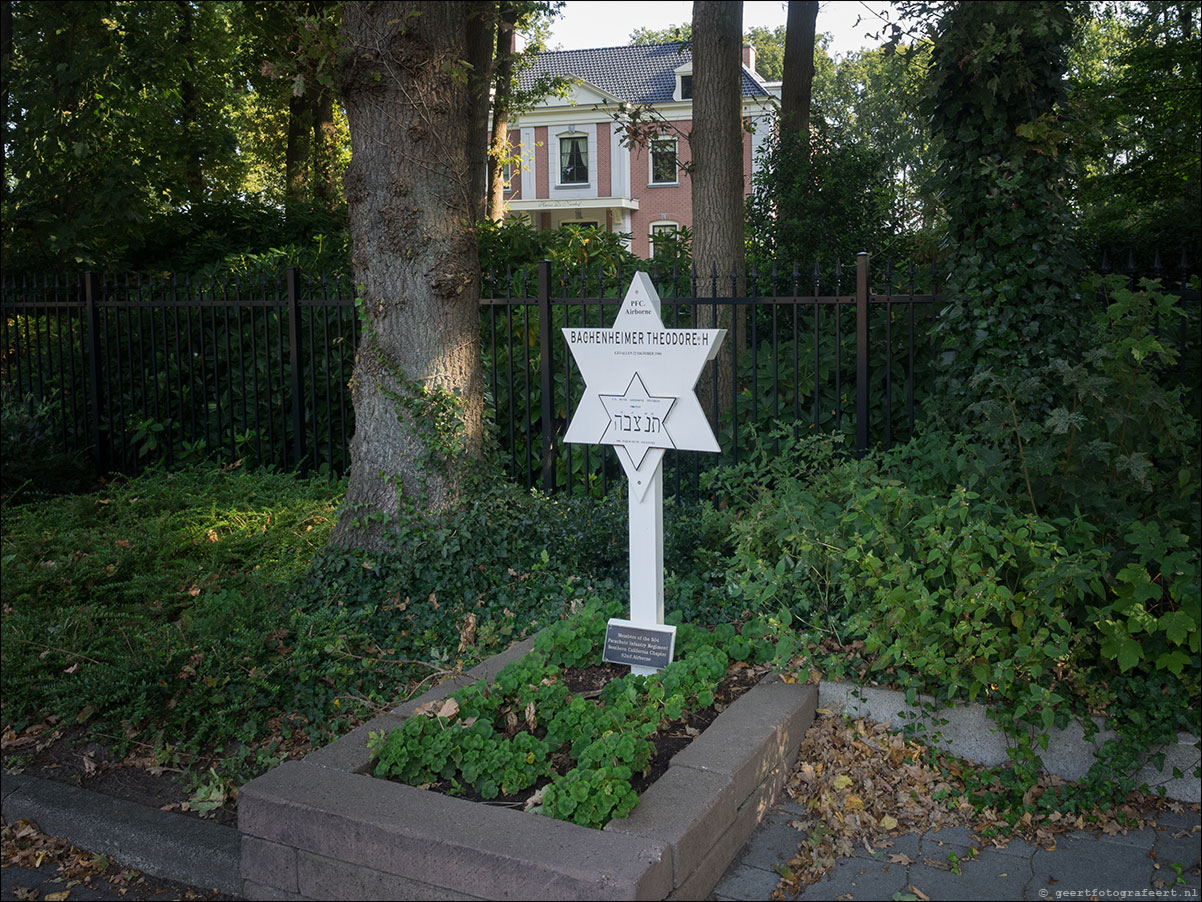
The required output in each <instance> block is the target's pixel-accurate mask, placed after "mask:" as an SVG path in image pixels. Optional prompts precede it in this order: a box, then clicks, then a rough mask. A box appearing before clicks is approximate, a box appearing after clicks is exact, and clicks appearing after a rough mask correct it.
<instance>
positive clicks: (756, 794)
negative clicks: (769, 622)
mask: <svg viewBox="0 0 1202 902" xmlns="http://www.w3.org/2000/svg"><path fill="white" fill-rule="evenodd" d="M531 644H532V640H527V641H526V642H523V643H520V644H519V645H517V646H515V647H514V648H511V649H510V650H509V651H507V652H505V653H504V654H501V655H497V656H496V657H494V658H490V659H489V660H488V661H485V662H484V663H483V664H481V665H480V666H479V667H477V668H475V669H473V670H471V671H469V672H468V673H467V674H465V675H463V676H461V677H458V678H456V679H454V680H451V681H449V682H447V683H443V684H442V685H440V686H438V687H436V688H434V689H432V690H430V691H429V692H427V693H426V694H425V695H423V696H422V697H420V698H418V699H414V700H413V701H410V702H408V703H406V704H405V705H402V706H401V707H399V708H397V709H396V710H395V711H393V712H392V713H391V714H387V715H384V716H382V717H379V718H376V719H375V720H373V721H372V722H371V723H368V724H364V725H363V726H362V727H360V728H359V729H357V730H355V731H354V732H352V733H349V734H348V735H347V736H345V737H343V738H342V739H340V740H339V741H337V742H335V743H333V744H332V745H329V746H327V747H326V748H324V749H320V750H318V751H316V752H313V753H312V754H310V755H309V756H308V757H307V758H305V759H304V760H303V761H290V762H287V763H285V764H283V765H281V766H280V767H278V768H276V769H275V770H273V771H271V772H269V773H267V774H264V775H263V776H262V777H259V778H258V779H257V780H254V781H252V782H251V783H248V784H247V785H246V786H244V787H243V788H242V791H241V793H240V794H239V798H238V829H239V831H240V832H241V834H242V878H243V894H244V896H245V897H246V898H247V899H664V898H673V897H676V898H686V899H696V898H703V897H705V896H706V895H707V894H708V893H709V891H710V890H711V889H712V888H713V887H714V885H715V884H716V883H717V881H718V879H719V878H720V877H721V876H722V874H723V873H724V872H725V870H726V868H727V866H728V865H729V864H730V862H731V861H732V860H733V858H734V857H735V855H737V854H738V852H739V851H740V850H741V849H742V848H743V846H744V844H745V843H746V842H747V840H748V839H749V838H750V836H751V834H752V832H753V831H754V830H755V827H756V825H757V824H758V823H759V821H760V818H761V817H762V816H763V815H764V813H765V812H766V811H767V809H768V808H769V807H770V806H771V805H772V803H773V801H774V799H775V798H776V795H777V793H778V792H779V790H780V788H781V786H782V785H783V783H784V779H785V776H786V774H787V772H788V769H789V767H790V766H791V765H792V763H793V760H794V758H795V757H796V755H797V750H798V748H799V747H800V746H801V740H802V736H803V735H804V734H805V731H806V729H807V728H808V727H809V725H810V723H811V721H812V720H813V717H814V708H815V706H816V704H817V691H816V689H815V687H813V686H792V685H788V684H785V683H783V682H781V681H780V680H779V679H778V678H776V677H768V678H767V679H765V680H763V681H762V682H761V683H760V684H759V685H758V686H757V687H755V688H754V689H752V690H751V691H750V692H748V693H747V694H745V695H744V696H743V697H742V698H740V699H739V700H738V701H736V702H735V703H734V704H733V705H731V706H730V707H729V708H728V709H727V710H726V711H724V712H723V713H722V714H721V715H720V716H719V717H718V718H717V720H715V721H714V722H713V723H712V724H711V725H710V726H709V728H708V729H706V730H705V731H704V732H703V733H702V734H701V736H699V737H698V738H697V739H695V740H694V741H693V742H692V743H690V745H689V746H688V748H686V749H685V750H684V751H682V752H681V753H680V754H678V755H677V756H676V757H675V758H674V759H673V760H672V764H671V766H670V767H669V768H668V770H667V772H666V773H665V774H664V775H663V776H662V777H661V778H660V779H659V780H658V781H656V783H655V784H654V785H653V786H652V787H650V788H649V789H648V790H647V791H646V792H645V793H643V795H642V797H641V800H640V802H639V806H638V807H637V808H636V809H635V810H634V812H633V813H632V814H631V816H630V817H629V818H627V819H625V820H616V821H612V822H611V823H610V824H608V825H607V826H606V827H605V829H604V830H590V829H588V828H587V827H581V826H578V825H576V824H571V823H567V822H565V821H557V820H553V819H551V818H546V817H540V816H538V815H532V814H526V813H523V812H519V811H514V810H512V809H509V808H504V807H500V806H495V805H487V804H481V803H477V802H469V801H466V800H464V799H459V798H454V797H451V796H445V795H441V794H439V793H435V792H428V791H425V790H421V789H416V788H414V787H412V786H405V785H402V784H400V783H394V782H391V781H389V780H381V779H376V778H375V777H372V776H371V775H370V774H371V766H370V763H369V757H368V752H367V745H366V743H367V734H368V733H369V732H370V731H374V730H386V729H391V728H392V727H394V726H397V725H398V724H399V723H400V722H401V721H402V720H404V718H405V717H406V716H407V715H408V714H409V713H410V712H411V711H413V709H414V708H416V707H417V706H418V705H420V704H422V703H423V702H426V701H431V700H433V699H437V698H442V697H445V696H447V695H449V694H450V693H452V692H454V691H455V690H456V689H458V688H459V687H461V686H464V685H467V684H469V683H471V682H474V681H475V680H478V679H490V680H491V679H492V678H493V677H495V675H496V674H497V672H498V671H499V670H500V669H501V667H503V666H504V665H505V664H506V663H508V662H509V661H510V660H513V659H514V658H517V657H519V656H521V655H523V654H525V653H526V652H527V651H529V649H530V646H531Z"/></svg>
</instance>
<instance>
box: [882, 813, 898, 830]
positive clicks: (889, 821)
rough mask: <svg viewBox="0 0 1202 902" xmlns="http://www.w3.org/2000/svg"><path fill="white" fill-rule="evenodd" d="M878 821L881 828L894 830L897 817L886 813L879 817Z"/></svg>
mask: <svg viewBox="0 0 1202 902" xmlns="http://www.w3.org/2000/svg"><path fill="white" fill-rule="evenodd" d="M878 823H879V825H880V828H881V829H882V830H896V829H897V818H895V817H894V816H893V815H891V814H886V815H885V816H884V817H883V818H881V819H880V821H879V822H878Z"/></svg>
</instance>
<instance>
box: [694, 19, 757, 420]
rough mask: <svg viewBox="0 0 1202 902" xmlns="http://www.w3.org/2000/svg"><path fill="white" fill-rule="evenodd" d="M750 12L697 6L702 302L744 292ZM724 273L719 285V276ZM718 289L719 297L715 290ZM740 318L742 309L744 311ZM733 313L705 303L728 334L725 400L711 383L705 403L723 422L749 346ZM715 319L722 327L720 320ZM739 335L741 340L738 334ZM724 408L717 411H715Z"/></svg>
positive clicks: (703, 393) (721, 361) (709, 319)
mask: <svg viewBox="0 0 1202 902" xmlns="http://www.w3.org/2000/svg"><path fill="white" fill-rule="evenodd" d="M742 71H743V9H742V4H741V3H737V2H724V0H696V2H694V3H693V126H692V130H691V133H690V135H689V147H690V149H691V151H692V155H693V165H692V170H691V172H690V180H691V182H692V194H693V265H694V267H695V268H696V270H697V272H698V276H699V278H698V280H697V295H698V297H703V298H704V297H715V296H717V297H724V296H727V295H728V293H730V292H731V290H732V283H731V275H732V274H734V284H733V290H734V294H735V296H736V297H738V296H741V295H742V294H743V293H744V288H743V271H744V236H743V204H744V200H743V199H744V184H743V119H742V95H743V91H742ZM715 272H716V275H717V282H716V283H715V282H714V281H713V280H712V278H711V276H712V275H713V274H714V273H715ZM715 289H716V290H715ZM737 309H738V310H739V311H740V312H741V311H742V308H737ZM731 311H732V308H731V307H721V308H718V309H717V310H716V311H715V309H714V307H712V306H708V305H705V304H701V305H699V306H698V307H697V326H698V327H699V328H715V327H716V328H721V329H726V330H728V334H727V338H726V340H725V341H724V342H723V343H722V348H721V350H720V351H719V353H718V357H717V359H716V361H715V363H716V366H717V368H718V393H717V398H716V399H715V397H714V391H713V388H714V386H713V380H712V379H710V378H709V377H707V376H703V378H702V380H701V382H700V383H699V385H698V396H699V397H700V398H701V400H702V404H703V405H704V406H705V408H706V410H707V411H710V412H711V413H712V412H713V411H714V410H715V409H716V410H717V413H718V416H719V417H721V416H722V415H723V414H724V413H726V412H727V411H728V410H729V409H730V406H731V403H732V397H733V392H734V384H735V383H734V357H733V355H734V354H736V353H737V350H736V345H737V344H738V345H742V344H744V342H745V335H746V329H744V328H743V327H742V322H741V320H742V319H743V317H741V316H737V317H733V318H732V316H731ZM715 314H717V316H716V321H715ZM732 333H733V334H732ZM715 402H716V404H715Z"/></svg>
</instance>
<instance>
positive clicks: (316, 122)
mask: <svg viewBox="0 0 1202 902" xmlns="http://www.w3.org/2000/svg"><path fill="white" fill-rule="evenodd" d="M337 140H338V136H337V132H336V130H335V128H334V95H333V93H332V92H331V91H329V90H328V89H326V88H324V87H322V88H319V89H317V97H316V98H315V99H314V103H313V197H314V198H315V199H316V200H317V201H319V202H320V203H322V204H323V205H325V206H327V207H332V206H333V205H334V203H335V202H336V201H337V199H338V185H337V184H336V183H335V179H334V150H335V145H336V144H337Z"/></svg>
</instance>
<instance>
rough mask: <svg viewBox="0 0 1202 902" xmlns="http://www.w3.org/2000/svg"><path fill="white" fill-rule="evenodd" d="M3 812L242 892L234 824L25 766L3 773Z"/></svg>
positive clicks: (167, 874) (194, 881)
mask: <svg viewBox="0 0 1202 902" xmlns="http://www.w3.org/2000/svg"><path fill="white" fill-rule="evenodd" d="M3 814H4V819H5V820H6V821H8V822H9V823H15V822H16V821H19V820H29V821H33V822H34V823H36V824H37V825H38V828H39V829H40V830H41V831H42V832H43V833H46V834H48V835H50V836H61V837H64V838H66V839H67V840H68V841H69V842H70V843H71V844H72V845H76V846H79V847H81V848H84V849H87V850H88V851H90V852H97V853H103V854H105V855H111V856H112V857H113V858H115V859H117V860H118V861H120V862H121V863H122V864H123V865H127V866H129V867H132V868H134V869H135V870H139V871H142V872H143V873H146V874H150V875H152V876H154V877H160V878H162V879H164V880H173V881H175V882H176V883H183V884H186V885H188V886H196V887H204V888H205V889H215V890H218V891H219V892H222V893H227V894H230V895H239V894H241V892H242V881H241V879H240V878H239V875H238V861H239V857H240V854H241V853H240V849H239V841H238V831H237V830H235V829H234V828H233V827H223V826H221V825H219V824H214V823H211V822H209V821H202V820H199V819H197V818H191V817H187V816H185V815H182V814H174V813H172V812H170V811H159V810H157V809H155V808H148V807H146V806H145V805H139V804H137V803H135V802H128V801H125V800H124V799H115V798H112V797H111V796H106V795H101V794H100V793H96V792H91V791H89V790H86V789H80V788H78V787H76V786H69V785H67V784H66V783H56V782H54V781H53V780H43V779H40V778H38V777H27V776H23V775H20V774H13V775H8V774H6V775H5V776H4V793H3Z"/></svg>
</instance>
